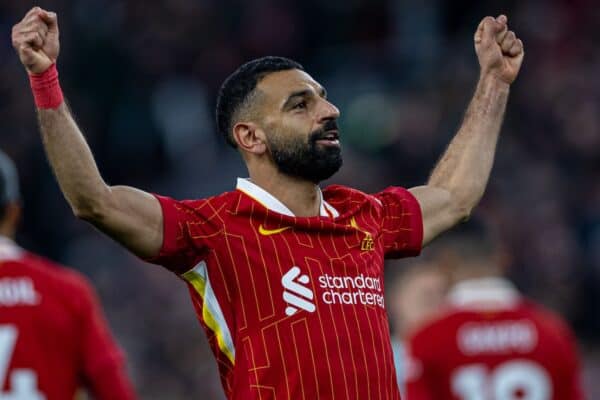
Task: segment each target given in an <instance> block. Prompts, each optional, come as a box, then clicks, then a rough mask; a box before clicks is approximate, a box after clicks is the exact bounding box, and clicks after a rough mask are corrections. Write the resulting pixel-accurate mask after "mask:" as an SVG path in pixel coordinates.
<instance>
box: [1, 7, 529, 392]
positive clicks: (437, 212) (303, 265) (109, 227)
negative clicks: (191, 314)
mask: <svg viewBox="0 0 600 400" xmlns="http://www.w3.org/2000/svg"><path fill="white" fill-rule="evenodd" d="M58 36H59V32H58V22H57V16H56V15H55V14H54V13H51V12H47V11H45V10H42V9H40V8H34V9H32V10H31V11H30V12H29V13H28V14H27V15H26V16H25V17H24V19H23V20H22V21H21V22H20V23H19V24H17V25H16V26H15V27H14V28H13V45H14V47H15V49H16V50H17V52H18V54H19V57H20V59H21V62H22V63H23V65H24V66H25V68H26V69H27V72H28V73H29V75H30V81H31V86H32V90H33V94H34V98H35V102H36V106H37V109H38V117H39V121H40V129H41V132H42V138H43V141H44V145H45V148H46V152H47V154H48V158H49V160H50V164H51V165H52V168H53V170H54V173H55V175H56V176H57V179H58V182H59V184H60V187H61V189H62V191H63V193H64V195H65V197H66V198H67V201H68V202H69V204H70V205H71V207H72V209H73V212H74V213H75V215H77V216H78V217H79V218H82V219H85V220H87V221H89V222H91V223H92V224H94V225H95V226H96V227H97V228H98V229H100V230H102V231H103V232H105V233H106V234H108V235H110V236H111V237H112V238H114V239H115V240H117V241H118V242H120V243H121V244H123V245H124V246H126V247H127V248H129V249H130V250H131V251H132V252H134V253H135V254H137V255H138V256H140V257H143V258H145V259H147V260H149V261H151V262H154V263H157V264H161V265H163V266H165V267H167V268H168V269H170V270H171V271H174V272H175V273H177V274H179V275H180V276H181V278H182V279H184V280H185V281H186V282H187V283H188V285H189V288H190V293H191V296H192V299H193V302H194V305H195V307H196V311H197V314H198V318H199V320H200V322H201V323H202V325H203V327H204V329H205V330H206V333H207V336H208V339H209V342H210V344H211V346H212V349H213V352H214V354H215V357H216V359H217V363H218V366H219V369H220V372H221V378H222V383H223V387H224V390H225V392H226V394H227V396H228V398H230V399H245V400H247V399H267V398H269V399H272V398H277V399H299V398H306V399H314V398H322V399H369V398H370V399H398V398H399V397H400V395H399V393H398V389H397V385H396V380H395V375H394V365H393V359H392V352H391V349H390V339H389V330H388V324H387V317H386V313H385V309H384V302H383V282H382V281H383V260H384V258H385V257H403V256H411V255H416V254H418V253H419V251H420V249H421V247H422V246H423V245H424V244H426V243H428V242H429V241H430V240H432V239H433V238H434V237H436V236H437V235H438V234H440V233H441V232H443V231H445V230H447V229H449V228H450V227H452V226H453V225H455V224H456V223H458V222H459V221H462V220H464V219H465V218H467V217H468V215H469V213H470V212H471V210H472V208H473V207H474V206H475V205H476V204H477V202H478V201H479V199H480V198H481V196H482V195H483V192H484V189H485V185H486V183H487V180H488V177H489V174H490V170H491V167H492V161H493V157H494V151H495V147H496V141H497V138H498V134H499V130H500V125H501V122H502V118H503V115H504V110H505V107H506V101H507V98H508V92H509V86H510V84H511V83H512V82H513V81H514V80H515V78H516V76H517V74H518V71H519V68H520V66H521V63H522V60H523V54H524V53H523V44H522V42H521V41H520V40H519V39H517V38H516V36H515V34H514V33H513V32H510V31H508V29H507V18H506V17H505V16H499V17H498V18H492V17H486V18H485V19H483V21H482V22H481V24H480V25H479V27H478V29H477V32H476V33H475V49H476V52H477V55H478V58H479V62H480V66H481V76H480V81H479V84H478V86H477V90H476V93H475V96H474V98H473V101H472V102H471V105H470V106H469V109H468V110H467V113H466V117H465V120H464V122H463V125H462V127H461V128H460V130H459V132H458V134H457V135H456V137H455V138H454V139H453V141H452V143H451V144H450V146H449V147H448V150H447V151H446V153H445V155H444V156H443V157H442V159H441V161H440V162H439V164H438V165H437V167H436V168H435V169H434V171H433V173H432V176H431V178H430V180H429V182H428V183H427V184H426V185H424V186H420V187H416V188H413V189H411V190H405V189H402V188H399V187H392V188H389V189H387V190H385V191H383V192H380V193H376V194H373V195H369V194H365V193H362V192H360V191H357V190H353V189H350V188H347V187H341V186H330V187H327V188H325V189H324V190H323V191H321V189H320V188H319V186H318V185H317V184H318V183H319V182H320V181H322V180H323V179H326V178H328V177H330V176H331V175H333V174H334V173H335V172H336V171H337V170H338V169H339V167H340V166H341V163H342V157H341V147H340V142H339V139H340V137H341V136H340V132H339V129H338V126H337V122H336V121H337V118H338V116H339V111H338V109H337V108H336V107H335V106H334V105H333V104H332V103H331V102H329V101H328V100H327V96H326V92H325V89H324V88H323V87H322V86H321V85H320V84H319V83H318V82H316V81H315V80H314V79H313V78H312V77H311V76H310V75H308V74H307V73H306V72H305V71H304V70H303V68H302V66H301V65H300V64H298V63H296V62H294V61H291V60H288V59H285V58H281V57H265V58H261V59H258V60H254V61H250V62H249V63H247V64H244V65H243V66H241V67H240V68H239V69H238V70H237V71H235V72H234V73H233V74H232V75H231V76H230V77H229V78H228V79H227V80H226V81H225V83H224V84H223V86H222V87H221V91H220V93H219V99H218V101H217V125H218V128H219V131H220V132H221V133H222V134H223V135H224V136H225V138H226V140H227V141H228V142H229V143H230V144H231V145H232V146H233V147H235V148H237V149H238V151H239V152H240V154H241V156H242V158H243V159H244V161H245V163H246V166H247V168H248V172H249V175H250V178H249V179H238V182H237V188H236V190H234V191H231V192H227V193H224V194H221V195H219V196H215V197H211V198H207V199H203V200H188V201H176V200H173V199H170V198H167V197H162V196H155V195H151V194H149V193H145V192H142V191H140V190H137V189H133V188H131V187H125V186H108V185H107V184H106V183H105V182H104V180H103V179H102V177H101V175H100V173H99V171H98V169H97V167H96V164H95V162H94V159H93V156H92V153H91V151H90V149H89V147H88V145H87V144H86V142H85V139H84V137H83V135H82V133H81V131H80V130H79V128H78V126H77V125H76V123H75V121H74V119H73V117H72V115H71V112H70V110H69V108H68V107H67V106H66V104H65V102H64V101H63V95H62V91H61V89H60V86H59V82H58V73H57V69H56V64H55V63H56V60H57V58H58V53H59V40H58Z"/></svg>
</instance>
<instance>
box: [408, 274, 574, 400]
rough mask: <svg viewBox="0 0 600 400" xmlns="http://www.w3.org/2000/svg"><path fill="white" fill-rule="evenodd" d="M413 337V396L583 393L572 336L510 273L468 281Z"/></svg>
mask: <svg viewBox="0 0 600 400" xmlns="http://www.w3.org/2000/svg"><path fill="white" fill-rule="evenodd" d="M450 300H451V304H450V308H449V309H448V310H446V311H445V312H444V313H443V314H442V315H441V316H439V317H438V318H436V319H435V320H433V321H431V322H430V323H429V324H428V325H426V326H425V327H423V328H421V329H420V330H418V331H417V332H416V333H415V334H414V336H413V337H412V338H411V340H410V350H409V352H410V353H411V358H410V361H409V372H408V374H407V375H408V377H407V385H406V388H407V392H406V393H407V398H408V400H438V399H448V400H580V399H582V398H583V395H582V391H581V386H580V382H579V378H580V376H579V374H580V368H579V361H578V356H577V352H576V350H575V347H576V345H575V341H574V338H573V335H572V334H571V332H570V330H569V328H568V327H567V325H566V324H565V323H564V322H563V321H562V320H561V319H560V318H558V317H557V316H555V315H554V314H552V313H550V312H549V311H547V310H545V309H542V308H541V307H540V306H537V305H534V304H532V303H531V302H529V301H527V300H525V299H523V298H522V297H520V296H519V294H518V292H517V291H516V290H515V289H514V288H513V287H512V286H511V285H510V283H509V282H508V281H504V280H500V279H481V280H473V281H465V282H463V283H462V284H459V286H457V287H456V288H455V289H454V290H453V291H452V292H451V293H450Z"/></svg>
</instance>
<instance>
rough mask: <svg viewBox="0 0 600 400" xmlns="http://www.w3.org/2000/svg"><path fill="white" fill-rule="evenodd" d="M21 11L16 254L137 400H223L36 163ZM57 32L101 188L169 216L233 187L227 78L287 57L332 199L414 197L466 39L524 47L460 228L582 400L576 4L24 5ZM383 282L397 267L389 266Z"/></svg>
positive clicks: (592, 61)
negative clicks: (355, 193) (223, 97)
mask: <svg viewBox="0 0 600 400" xmlns="http://www.w3.org/2000/svg"><path fill="white" fill-rule="evenodd" d="M32 5H34V4H33V3H29V1H25V0H18V1H16V0H0V32H2V34H1V35H0V124H1V125H0V126H1V130H0V148H2V149H3V150H5V151H6V152H7V153H8V154H9V155H10V156H12V157H13V158H14V159H15V160H16V162H17V164H18V167H19V170H20V174H21V183H22V191H23V195H24V198H25V202H24V205H25V219H24V222H23V224H22V229H21V230H20V233H19V236H18V239H19V241H20V243H21V244H22V245H23V246H25V247H26V248H28V249H31V250H34V251H37V252H39V253H41V254H44V255H47V256H48V257H51V258H52V259H55V260H58V261H60V262H62V263H65V264H68V265H71V266H73V267H75V268H77V269H79V270H81V271H83V272H84V273H85V274H86V275H88V276H89V277H90V278H91V280H92V281H93V282H94V284H95V285H96V287H97V288H98V291H99V293H100V296H101V298H102V301H103V304H104V306H105V309H106V313H107V315H108V318H109V321H110V323H111V325H112V327H113V330H114V332H115V334H116V336H117V337H118V339H119V341H120V344H121V345H122V347H123V348H124V349H125V350H126V352H127V355H128V357H129V363H130V370H131V373H132V376H133V378H134V381H135V384H136V386H137V389H138V390H139V393H140V396H141V397H142V398H144V399H188V398H210V399H220V398H222V394H221V388H220V383H219V379H218V375H217V373H216V367H215V364H214V361H213V359H212V356H211V354H210V352H209V349H208V347H207V344H206V340H205V338H204V335H203V333H202V331H201V329H200V328H199V326H198V324H197V322H196V320H195V316H194V312H193V309H192V306H191V303H190V301H189V299H188V296H187V292H186V290H185V287H184V285H183V283H182V282H181V281H179V280H178V279H177V278H176V277H174V276H172V275H171V274H169V273H167V272H165V271H163V270H161V269H160V268H159V267H153V266H149V265H146V264H144V263H143V262H141V261H139V260H137V259H136V258H134V257H133V256H131V255H129V254H128V253H126V252H125V251H124V250H122V249H121V248H119V247H118V246H117V245H116V244H114V243H113V242H111V241H110V240H109V239H107V238H105V237H104V236H102V235H100V234H99V233H98V232H96V231H94V229H92V228H91V227H90V226H88V225H86V224H85V223H83V222H81V221H78V220H76V219H75V218H74V217H73V216H72V214H71V212H70V210H69V209H68V207H67V204H66V202H65V201H64V200H63V198H62V195H61V194H60V192H59V190H58V187H57V185H56V183H55V181H54V179H53V178H52V175H51V172H50V170H49V168H48V165H47V163H46V161H45V158H44V155H43V149H42V147H41V144H40V140H39V135H38V133H37V128H36V123H35V117H34V112H33V103H32V98H31V94H30V92H29V89H28V84H27V80H26V75H25V73H24V72H23V70H22V67H21V66H20V64H19V62H18V59H17V57H16V56H15V55H14V53H13V50H12V48H11V44H10V28H11V26H12V25H13V24H14V23H16V22H17V21H18V20H19V19H20V18H21V17H22V16H23V15H24V13H25V12H26V11H27V10H28V9H29V8H30V7H31V6H32ZM38 5H40V6H42V7H45V8H49V9H51V10H53V11H56V12H57V13H58V15H59V23H60V28H61V45H62V49H61V56H60V59H59V70H60V73H61V81H62V85H63V89H64V91H65V93H66V95H67V97H68V98H69V100H70V103H71V105H72V108H73V110H74V112H75V115H76V116H77V118H78V120H79V122H80V124H81V126H82V128H83V129H84V131H85V132H86V135H87V138H88V140H89V142H90V144H91V147H92V149H93V151H94V153H95V156H96V159H97V161H98V163H99V166H100V169H101V171H102V173H103V175H104V177H105V178H106V179H107V181H108V182H109V183H111V184H129V185H133V186H138V187H141V188H143V189H145V190H148V191H153V192H159V193H163V194H168V195H171V196H173V197H176V198H191V197H202V196H208V195H211V194H215V193H218V192H221V191H225V190H230V189H231V188H233V187H234V184H235V177H236V176H245V171H244V169H243V166H242V164H241V161H240V160H239V158H238V155H237V154H236V152H235V151H232V150H231V149H229V148H227V147H226V145H225V144H224V141H223V140H222V139H221V138H219V137H217V135H216V134H215V133H214V132H215V129H214V125H213V108H214V102H215V93H216V90H217V89H218V86H219V84H220V83H221V82H222V80H223V79H224V78H225V77H226V76H227V75H228V74H229V73H230V72H232V71H233V70H234V69H235V68H236V67H237V66H238V65H239V64H241V63H242V62H244V61H246V60H248V59H250V58H253V57H257V56H262V55H266V54H278V55H284V56H290V57H293V58H295V59H297V60H299V61H300V62H301V63H303V64H304V65H305V67H306V68H307V69H308V71H309V72H310V73H311V74H312V75H313V76H314V77H315V78H316V79H317V80H318V81H320V82H321V83H322V84H324V85H325V86H326V87H327V88H328V91H329V93H330V98H331V99H332V100H333V102H334V103H336V104H337V105H338V106H339V108H340V109H341V111H342V118H341V127H342V134H343V142H344V155H345V165H344V167H343V169H342V171H341V172H340V173H339V174H338V175H337V176H336V177H335V178H334V181H335V182H338V183H345V184H351V185H354V186H357V187H359V188H361V189H363V190H368V191H369V190H370V191H373V190H378V189H381V188H383V187H385V186H387V185H390V184H401V185H403V186H411V185H417V184H420V183H422V182H424V181H425V179H426V177H427V174H428V172H429V170H430V169H431V167H432V166H433V164H434V163H435V161H436V159H437V157H438V156H439V155H440V153H441V151H442V150H443V148H444V146H445V144H447V143H448V141H449V139H450V138H451V136H452V135H453V134H454V132H455V129H456V128H457V126H458V125H459V123H460V120H461V116H462V113H463V111H464V109H465V107H466V106H467V103H468V100H469V98H470V96H471V94H472V91H473V88H474V85H475V83H476V79H477V74H478V66H477V59H476V56H475V54H474V51H473V47H472V34H473V31H474V29H475V27H476V26H477V24H478V22H479V20H480V19H481V17H482V16H484V15H488V14H493V15H497V14H498V13H500V12H504V13H506V14H507V15H508V16H509V25H510V26H511V27H512V29H514V30H515V31H516V32H517V34H518V35H519V36H520V37H521V38H522V39H523V41H524V43H525V49H526V58H525V64H524V67H523V69H522V71H521V74H520V76H519V78H518V80H517V82H516V84H515V85H514V88H513V91H512V95H511V99H510V101H509V107H508V113H507V118H506V122H505V126H504V129H503V133H502V138H501V142H500V145H499V149H498V156H497V161H496V164H495V167H494V171H493V174H492V177H491V182H490V185H489V187H488V190H487V193H486V195H485V197H484V199H483V201H482V204H481V206H480V207H479V208H478V210H477V213H476V214H477V217H478V218H481V219H483V220H485V221H488V222H489V223H490V225H491V226H494V227H495V230H496V232H495V233H496V234H497V237H499V238H501V239H502V241H503V243H504V244H505V246H506V248H507V249H508V250H509V251H510V253H511V254H512V262H511V264H510V268H509V274H510V276H511V277H512V278H513V279H514V280H515V282H516V283H517V284H518V286H519V287H520V288H522V289H523V290H524V291H525V292H526V293H527V294H528V295H530V296H532V297H533V298H534V299H537V300H539V301H541V302H542V303H544V304H546V305H547V306H549V307H551V308H553V309H554V310H556V311H558V312H559V313H561V314H562V315H564V316H565V317H566V318H567V319H568V320H569V321H570V322H571V323H572V324H573V326H574V328H575V329H576V332H577V335H578V338H579V340H580V344H581V348H582V354H583V356H584V359H585V374H586V386H587V390H588V393H589V395H590V396H591V397H590V398H600V387H599V386H598V385H600V382H598V380H597V379H596V380H595V381H593V379H592V377H593V376H594V375H595V376H596V377H597V376H599V374H600V347H599V345H600V312H599V311H598V310H600V75H599V74H598V71H600V34H598V29H597V27H598V24H599V23H600V7H598V5H597V4H595V2H594V1H593V0H563V1H557V0H554V1H546V0H537V1H536V0H521V1H466V0H454V1H441V0H437V1H436V0H421V1H408V0H405V1H392V0H330V1H326V2H325V1H319V0H305V1H302V2H293V1H281V0H257V1H216V0H196V1H192V0H160V1H145V0H53V1H50V0H47V1H46V0H41V1H39V2H38ZM392 267H393V268H402V263H399V264H396V263H395V264H394V265H393V266H392Z"/></svg>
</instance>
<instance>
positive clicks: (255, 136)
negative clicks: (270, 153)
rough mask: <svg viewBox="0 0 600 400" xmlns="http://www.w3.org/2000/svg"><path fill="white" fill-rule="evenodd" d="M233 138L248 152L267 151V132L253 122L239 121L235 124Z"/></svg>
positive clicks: (258, 152) (260, 152)
mask: <svg viewBox="0 0 600 400" xmlns="http://www.w3.org/2000/svg"><path fill="white" fill-rule="evenodd" d="M233 138H234V140H235V142H236V143H237V145H238V147H239V148H240V149H242V150H244V151H246V152H248V153H254V154H263V153H265V152H266V151H267V142H266V136H265V132H264V131H263V130H262V129H260V128H259V127H258V126H257V125H256V124H254V123H253V122H238V123H237V124H235V125H234V126H233Z"/></svg>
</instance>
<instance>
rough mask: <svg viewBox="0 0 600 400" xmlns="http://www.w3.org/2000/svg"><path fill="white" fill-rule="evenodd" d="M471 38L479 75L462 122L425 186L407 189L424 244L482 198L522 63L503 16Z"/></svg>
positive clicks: (485, 21) (517, 43)
mask: <svg viewBox="0 0 600 400" xmlns="http://www.w3.org/2000/svg"><path fill="white" fill-rule="evenodd" d="M474 39H475V51H476V53H477V57H478V59H479V65H480V67H481V73H480V78H479V83H478V84H477V89H476V90H475V94H474V96H473V99H472V100H471V103H470V104H469V107H468V109H467V112H466V114H465V117H464V120H463V123H462V125H461V127H460V129H459V130H458V132H457V134H456V135H455V136H454V138H453V139H452V141H451V142H450V145H449V146H448V148H447V149H446V151H445V153H444V154H443V156H442V158H441V159H440V161H439V162H438V164H437V165H436V166H435V168H434V170H433V172H432V173H431V176H430V178H429V181H428V182H427V184H426V185H425V186H418V187H415V188H412V189H410V191H411V192H412V193H413V194H414V195H415V197H416V198H417V200H418V201H419V204H420V205H421V210H422V213H423V228H424V235H423V245H426V244H427V243H429V242H430V241H431V240H432V239H433V238H435V237H436V236H437V235H439V234H440V233H442V232H444V231H445V230H447V229H449V228H451V227H452V226H454V225H456V224H457V223H459V222H461V221H464V220H466V219H467V218H468V217H469V215H470V214H471V211H472V210H473V208H474V207H475V206H476V205H477V203H478V202H479V200H480V199H481V196H483V193H484V191H485V187H486V185H487V181H488V178H489V176H490V171H491V169H492V164H493V161H494V153H495V151H496V143H497V141H498V136H499V133H500V127H501V125H502V121H503V119H504V111H505V109H506V102H507V100H508V93H509V87H510V85H511V84H512V82H513V81H514V80H515V79H516V77H517V75H518V73H519V69H520V68H521V63H522V62H523V56H524V51H523V43H522V42H521V40H520V39H517V37H516V36H515V34H514V32H512V31H509V30H508V27H507V18H506V16H504V15H501V16H499V17H498V18H492V17H486V18H484V19H483V20H482V21H481V23H480V24H479V27H478V28H477V31H476V32H475V38H474Z"/></svg>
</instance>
